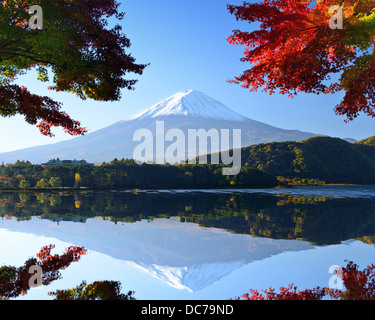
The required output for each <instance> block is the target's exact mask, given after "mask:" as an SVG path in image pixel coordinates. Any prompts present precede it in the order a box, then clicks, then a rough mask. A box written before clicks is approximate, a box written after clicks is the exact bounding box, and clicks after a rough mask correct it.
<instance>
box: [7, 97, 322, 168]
mask: <svg viewBox="0 0 375 320" xmlns="http://www.w3.org/2000/svg"><path fill="white" fill-rule="evenodd" d="M157 121H162V122H163V124H164V128H165V132H168V131H169V130H170V129H179V130H182V131H183V133H184V135H185V137H186V143H185V147H184V148H185V150H186V154H188V149H187V148H188V141H187V137H188V130H190V129H195V130H199V129H204V130H206V131H208V130H211V129H217V130H218V131H220V130H221V129H229V130H230V134H232V132H233V131H234V130H237V129H239V130H241V143H242V147H246V146H250V145H253V144H259V143H267V142H282V141H302V140H305V139H308V138H311V137H313V136H316V134H313V133H309V132H302V131H299V130H284V129H280V128H277V127H273V126H270V125H268V124H265V123H262V122H259V121H255V120H252V119H249V118H246V117H244V116H242V115H240V114H238V113H236V112H234V111H232V110H231V109H229V108H228V107H226V106H225V105H223V104H222V103H221V102H219V101H217V100H215V99H213V98H210V97H208V96H207V95H205V94H204V93H201V92H198V91H194V90H189V91H183V92H179V93H177V94H175V95H173V96H171V97H169V98H167V99H165V100H163V101H161V102H160V103H157V104H155V105H154V106H152V107H151V108H148V109H146V110H144V111H142V112H140V113H138V114H136V115H134V116H132V117H130V118H127V119H125V120H122V121H118V122H116V123H114V124H113V125H110V126H107V127H105V128H103V129H100V130H97V131H94V132H92V133H89V134H87V135H85V136H81V137H77V138H73V139H70V140H67V141H63V142H58V143H54V144H49V145H44V146H38V147H31V148H27V149H21V150H16V151H12V152H6V153H0V161H3V162H4V163H13V162H16V161H17V160H21V161H22V160H28V161H30V162H31V163H44V162H47V161H49V160H50V159H54V158H60V159H62V160H73V159H77V160H81V159H85V160H87V161H88V162H92V163H100V162H104V161H106V162H108V161H112V160H113V159H114V158H118V159H122V158H128V159H130V158H133V154H134V150H135V148H136V147H137V146H138V145H139V144H140V142H137V141H134V140H133V137H134V133H135V132H136V131H137V130H138V129H146V130H150V131H151V132H152V134H153V137H154V138H155V136H156V122H157ZM207 140H208V141H206V144H207V145H206V150H207V151H206V152H203V153H207V152H208V153H209V152H217V151H218V150H216V149H215V146H214V145H212V146H211V141H210V139H207ZM230 141H232V137H230ZM155 143H156V142H155V141H154V150H156V147H155ZM200 144H202V141H200ZM167 148H168V144H167V143H166V145H165V149H167ZM202 150H204V148H203V149H202ZM181 160H186V159H181ZM179 161H180V160H179ZM177 162H178V161H177Z"/></svg>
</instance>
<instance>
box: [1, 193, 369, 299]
mask: <svg viewBox="0 0 375 320" xmlns="http://www.w3.org/2000/svg"><path fill="white" fill-rule="evenodd" d="M374 191H375V188H374V187H373V186H341V187H328V186H327V187H314V188H303V187H300V188H290V189H264V190H263V189H262V190H189V191H188V190H163V191H162V190H160V191H137V192H135V191H133V192H126V191H123V192H119V191H116V192H91V191H90V192H88V191H87V192H75V193H72V192H67V193H64V192H49V193H40V192H35V193H33V192H29V193H19V192H9V193H0V215H1V217H2V221H1V222H0V231H1V229H3V230H5V229H6V230H8V231H12V232H22V233H28V234H33V235H36V236H43V237H51V238H55V239H58V240H60V241H64V242H67V243H73V244H76V245H83V246H85V248H87V249H89V250H91V251H95V252H98V253H101V254H105V255H109V256H110V257H112V258H114V259H117V260H120V261H124V262H126V263H127V264H128V265H130V266H133V267H135V268H137V269H139V270H142V272H145V273H147V274H149V275H150V276H152V277H153V278H157V279H159V280H161V281H162V282H163V283H167V284H168V285H169V286H171V287H173V288H176V289H179V290H186V291H188V292H197V291H202V290H204V289H205V288H208V287H210V286H213V285H214V284H215V282H217V281H219V280H220V279H223V278H225V277H227V276H228V275H230V274H231V273H233V272H234V271H235V270H238V269H240V268H241V267H243V266H245V265H248V264H249V263H253V262H257V261H262V260H265V259H268V258H271V257H275V256H277V255H280V254H281V253H284V252H303V251H306V250H312V249H314V248H317V247H325V246H332V245H339V244H341V243H345V242H346V241H352V240H356V241H360V242H361V243H362V244H363V245H371V247H372V245H373V243H374V241H375V192H374ZM46 244H47V243H46ZM30 254H32V253H30ZM328 267H329V266H327V270H328ZM285 281H286V283H284V284H285V285H287V284H288V283H289V281H288V280H287V279H286V280H285ZM77 284H78V283H77ZM130 289H135V290H136V289H137V288H130ZM136 291H137V290H136ZM241 293H243V292H241V291H240V292H238V295H239V294H241ZM229 297H230V296H228V298H229Z"/></svg>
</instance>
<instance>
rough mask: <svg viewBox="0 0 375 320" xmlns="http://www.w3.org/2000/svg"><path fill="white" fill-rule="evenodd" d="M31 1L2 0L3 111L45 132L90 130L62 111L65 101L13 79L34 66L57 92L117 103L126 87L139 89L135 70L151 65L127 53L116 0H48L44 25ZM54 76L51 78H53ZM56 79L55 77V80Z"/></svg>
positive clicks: (0, 68)
mask: <svg viewBox="0 0 375 320" xmlns="http://www.w3.org/2000/svg"><path fill="white" fill-rule="evenodd" d="M34 4H35V1H30V0H7V1H1V2H0V39H1V40H0V101H1V102H0V115H1V116H5V117H8V116H14V115H17V114H19V115H22V116H24V117H25V119H26V121H27V122H28V123H30V124H32V125H36V124H37V126H38V128H39V130H40V132H41V133H42V134H44V135H48V136H53V134H52V132H51V128H53V127H58V126H59V127H62V128H63V129H64V130H65V132H67V133H69V134H71V135H82V134H84V133H86V132H87V129H86V128H84V127H82V126H81V124H80V122H79V121H76V120H73V119H71V118H70V116H69V115H68V114H67V113H66V112H64V111H62V110H61V103H59V102H56V101H54V100H52V99H51V98H49V97H45V96H40V95H37V94H32V93H30V92H29V91H28V90H27V89H26V88H25V87H23V86H19V85H17V84H14V83H13V82H14V81H15V80H16V79H17V77H18V76H19V75H22V74H24V73H25V72H26V71H28V70H30V69H36V70H37V71H38V80H40V81H42V82H48V81H50V80H51V81H52V82H53V84H52V85H51V86H50V87H49V89H51V90H55V91H57V92H71V93H75V94H76V95H77V96H78V97H79V98H81V99H94V100H97V101H117V100H119V99H120V97H121V90H122V89H129V90H132V89H134V85H135V84H136V82H137V81H136V80H133V79H127V78H126V77H127V75H128V74H129V73H135V74H142V72H143V69H144V68H145V67H146V65H142V64H136V63H135V59H134V58H133V57H132V56H131V55H130V54H128V53H127V52H126V50H127V48H129V47H130V41H129V39H128V38H127V37H126V36H125V35H124V34H123V33H122V28H121V26H120V25H115V26H113V27H112V28H109V27H108V24H109V22H108V21H109V19H111V21H116V20H122V19H123V18H124V13H121V12H119V11H118V7H119V3H118V2H117V1H116V0H79V1H70V0H42V1H38V4H39V5H40V7H41V8H42V11H43V21H42V22H43V24H42V25H43V27H42V28H41V29H38V28H37V29H35V28H30V26H29V20H30V18H31V17H32V14H33V13H31V12H29V8H30V7H31V6H32V5H34ZM51 75H52V76H53V77H50V76H51ZM50 78H51V79H50Z"/></svg>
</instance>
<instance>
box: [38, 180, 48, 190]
mask: <svg viewBox="0 0 375 320" xmlns="http://www.w3.org/2000/svg"><path fill="white" fill-rule="evenodd" d="M49 186H50V184H49V182H48V180H47V179H44V178H42V179H40V180H39V181H38V182H37V184H36V186H35V188H38V189H46V188H49Z"/></svg>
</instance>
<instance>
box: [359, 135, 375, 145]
mask: <svg viewBox="0 0 375 320" xmlns="http://www.w3.org/2000/svg"><path fill="white" fill-rule="evenodd" d="M357 143H358V144H369V145H375V136H372V137H369V138H366V139H363V140H360V141H358V142H357Z"/></svg>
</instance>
